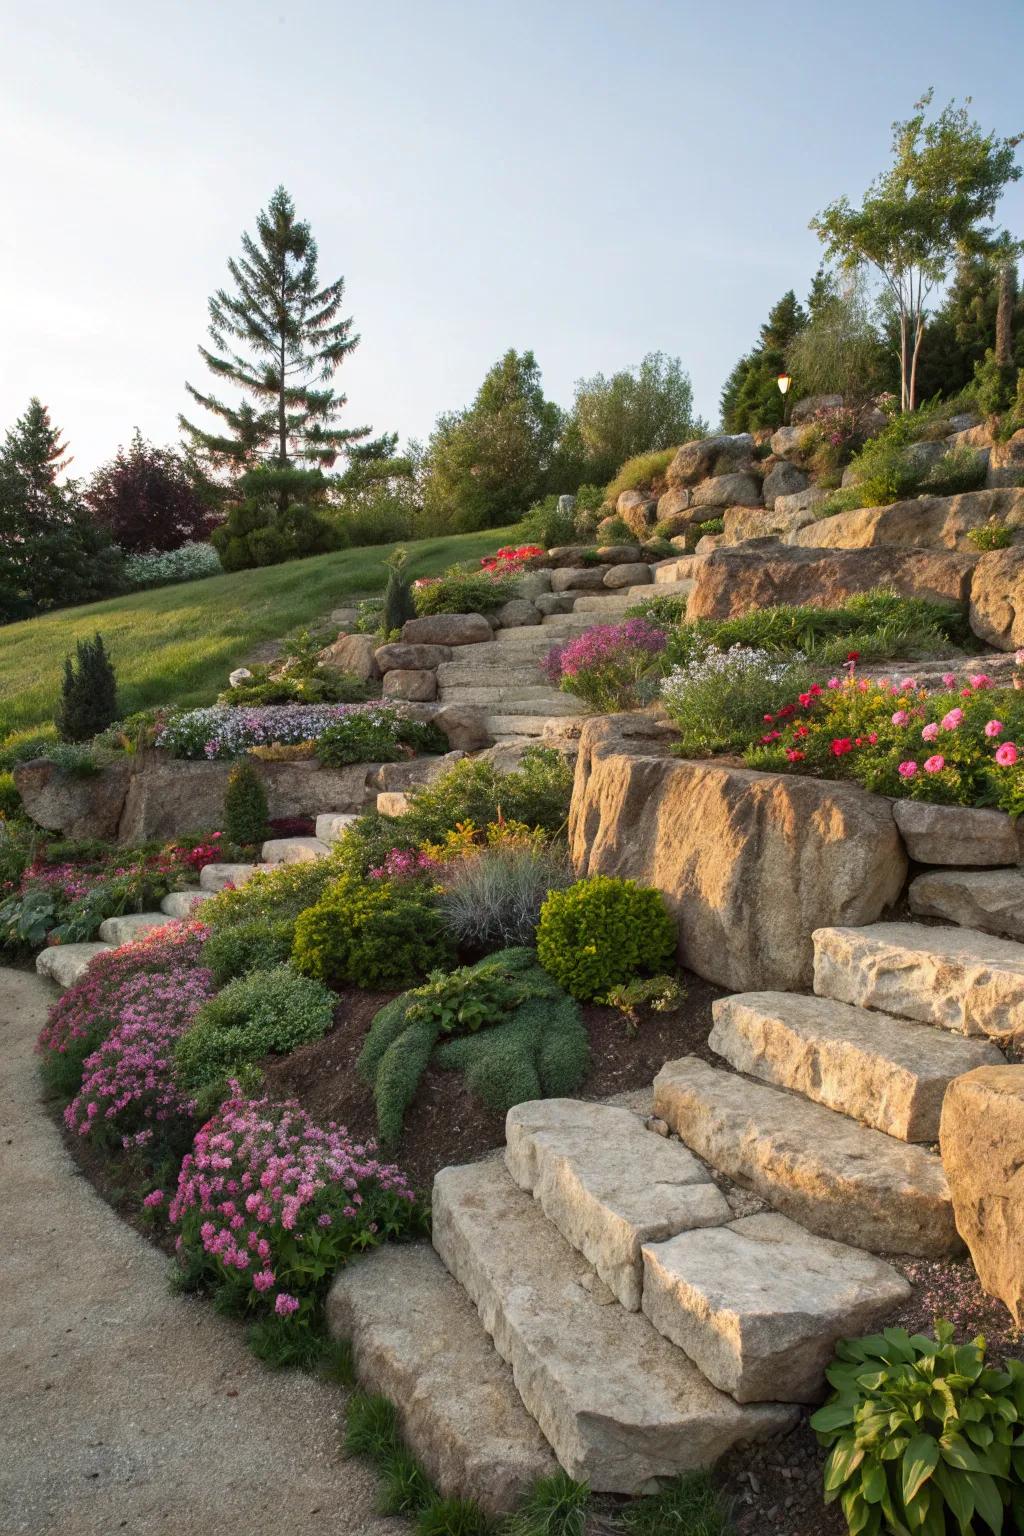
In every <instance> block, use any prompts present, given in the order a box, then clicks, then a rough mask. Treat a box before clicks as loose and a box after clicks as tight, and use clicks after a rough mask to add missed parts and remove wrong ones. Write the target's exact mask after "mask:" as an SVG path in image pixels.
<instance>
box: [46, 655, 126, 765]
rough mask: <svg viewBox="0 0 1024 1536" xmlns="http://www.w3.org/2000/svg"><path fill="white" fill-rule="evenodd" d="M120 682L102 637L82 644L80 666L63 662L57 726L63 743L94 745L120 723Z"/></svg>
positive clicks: (78, 659)
mask: <svg viewBox="0 0 1024 1536" xmlns="http://www.w3.org/2000/svg"><path fill="white" fill-rule="evenodd" d="M117 716H118V709H117V679H116V677H115V676H114V668H113V665H112V663H111V660H110V657H109V656H108V655H107V650H106V646H105V645H104V644H103V636H102V635H100V634H97V635H96V637H95V638H94V639H92V640H79V642H78V655H77V665H76V663H75V662H74V661H72V659H71V657H70V656H65V658H64V681H63V684H62V686H61V696H60V703H59V705H58V706H57V714H56V719H55V724H56V726H57V734H58V736H59V737H60V739H61V741H91V740H92V738H93V737H94V736H95V735H97V734H98V732H100V731H105V730H106V728H107V726H108V725H113V723H114V721H115V720H116V719H117Z"/></svg>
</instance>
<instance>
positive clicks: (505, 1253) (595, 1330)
mask: <svg viewBox="0 0 1024 1536" xmlns="http://www.w3.org/2000/svg"><path fill="white" fill-rule="evenodd" d="M433 1241H434V1247H435V1248H436V1249H437V1252H438V1253H439V1255H440V1257H441V1259H442V1261H443V1263H444V1265H445V1268H446V1269H447V1270H448V1271H449V1273H450V1274H452V1275H453V1276H454V1277H455V1279H456V1280H458V1281H459V1283H460V1284H461V1285H462V1287H463V1289H464V1290H465V1291H466V1292H467V1294H468V1295H469V1298H470V1300H471V1301H472V1302H473V1303H474V1304H475V1306H476V1308H477V1311H478V1312H479V1314H480V1318H481V1320H482V1322H483V1325H484V1327H485V1328H486V1330H487V1332H488V1333H489V1334H490V1336H491V1338H492V1339H493V1340H494V1346H495V1348H496V1350H497V1352H498V1354H499V1355H500V1356H501V1357H502V1359H503V1360H505V1361H507V1362H508V1364H509V1365H510V1366H511V1367H512V1376H513V1379H514V1381H515V1384H516V1387H517V1389H518V1391H519V1395H520V1397H521V1398H522V1400H523V1402H524V1404H525V1405H526V1408H527V1410H528V1411H529V1412H530V1413H531V1414H532V1415H533V1417H534V1418H535V1419H536V1420H537V1423H538V1424H539V1425H540V1427H541V1429H542V1430H543V1432H544V1434H545V1435H546V1436H547V1439H548V1441H549V1442H550V1444H551V1445H552V1447H553V1449H554V1452H555V1455H556V1456H557V1457H558V1460H559V1461H560V1463H561V1465H562V1466H563V1467H564V1469H565V1471H566V1472H568V1474H569V1476H570V1477H574V1478H577V1479H579V1480H580V1481H586V1482H589V1484H590V1486H591V1487H592V1488H593V1489H594V1491H595V1492H602V1493H631V1494H635V1493H642V1492H647V1491H649V1490H650V1489H651V1488H652V1487H653V1486H654V1481H655V1479H658V1478H665V1477H675V1476H677V1475H679V1474H680V1473H684V1472H690V1471H694V1470H696V1469H698V1468H701V1467H708V1466H711V1465H713V1463H714V1462H716V1461H717V1460H718V1458H719V1457H720V1456H722V1455H723V1454H724V1453H725V1451H727V1450H728V1449H729V1448H730V1446H732V1445H734V1444H736V1443H737V1442H739V1441H752V1440H761V1439H764V1438H766V1437H768V1436H771V1435H775V1434H779V1433H781V1432H782V1431H783V1430H785V1429H787V1428H788V1427H789V1426H790V1425H791V1424H792V1423H793V1422H794V1417H795V1412H796V1410H794V1409H792V1408H790V1407H787V1406H785V1405H783V1404H778V1403H758V1404H756V1405H753V1406H748V1407H741V1406H740V1405H739V1404H737V1403H736V1402H734V1400H733V1399H732V1398H731V1397H728V1396H727V1395H726V1394H725V1393H723V1392H719V1391H718V1390H717V1389H716V1388H715V1387H713V1386H712V1385H711V1383H710V1382H709V1381H708V1380H707V1379H706V1377H704V1376H703V1375H701V1373H700V1371H698V1369H697V1367H696V1366H695V1365H693V1364H692V1362H691V1361H689V1360H688V1359H687V1358H686V1356H685V1355H684V1354H682V1353H681V1351H679V1350H677V1349H676V1348H674V1346H673V1345H671V1344H670V1343H669V1342H668V1340H666V1339H664V1338H662V1337H661V1335H660V1334H658V1333H657V1332H656V1330H655V1329H654V1328H653V1327H652V1326H651V1324H650V1323H649V1322H648V1320H647V1318H645V1317H644V1316H643V1315H642V1314H640V1313H637V1312H626V1311H624V1310H623V1309H622V1308H621V1307H618V1306H616V1305H615V1304H614V1301H612V1300H611V1298H610V1297H609V1296H608V1295H607V1292H604V1293H603V1294H601V1293H602V1292H603V1287H601V1286H600V1282H599V1281H598V1280H597V1278H596V1276H595V1275H594V1273H593V1271H592V1270H591V1269H590V1268H589V1266H588V1265H587V1262H586V1260H585V1259H584V1258H583V1257H582V1255H580V1254H579V1253H577V1252H576V1250H575V1249H574V1248H571V1247H570V1246H569V1244H568V1243H567V1242H566V1241H565V1239H564V1238H563V1237H561V1236H560V1235H559V1233H558V1232H557V1231H556V1230H555V1228H554V1227H553V1226H552V1224H551V1223H550V1222H549V1221H548V1220H547V1218H546V1216H545V1215H544V1213H543V1211H542V1210H541V1208H540V1206H539V1204H538V1203H537V1202H536V1201H535V1200H533V1199H532V1198H531V1196H529V1195H527V1194H525V1193H524V1191H523V1190H521V1189H519V1188H518V1187H517V1186H516V1184H515V1183H513V1181H512V1179H511V1178H510V1177H509V1175H508V1174H507V1172H506V1171H505V1169H504V1167H503V1166H502V1164H501V1163H500V1162H497V1161H494V1160H490V1159H488V1160H485V1161H483V1162H479V1163H472V1164H470V1165H469V1166H467V1167H462V1168H443V1169H442V1170H441V1172H440V1173H439V1174H438V1175H437V1177H436V1179H435V1180H434V1197H433ZM595 1289H597V1290H598V1294H597V1295H595V1294H593V1292H594V1290H595ZM609 1302H610V1304H607V1303H609Z"/></svg>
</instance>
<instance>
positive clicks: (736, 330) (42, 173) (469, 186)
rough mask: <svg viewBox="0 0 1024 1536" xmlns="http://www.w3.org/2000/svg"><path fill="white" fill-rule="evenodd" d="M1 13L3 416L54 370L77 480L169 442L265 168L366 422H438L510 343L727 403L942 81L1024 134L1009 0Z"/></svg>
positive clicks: (394, 3) (425, 426) (1009, 212)
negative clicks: (901, 124) (351, 329)
mask: <svg viewBox="0 0 1024 1536" xmlns="http://www.w3.org/2000/svg"><path fill="white" fill-rule="evenodd" d="M0 37H2V46H0V135H2V137H0V142H2V143H3V146H4V154H3V167H4V168H3V200H4V206H3V217H2V219H0V274H2V282H0V426H5V425H7V424H9V423H10V421H11V420H12V419H13V417H14V416H15V415H16V414H18V413H19V412H20V411H21V410H22V409H23V408H24V406H25V403H26V402H27V400H28V397H29V396H30V395H31V394H38V395H39V396H41V398H42V399H43V400H44V401H46V402H47V403H48V404H49V405H50V407H51V409H52V411H53V414H54V417H55V419H56V420H57V422H59V423H60V425H61V426H62V427H63V428H64V429H65V431H66V432H67V434H68V437H69V439H70V444H71V447H72V449H73V451H74V453H75V456H76V462H75V465H74V469H73V471H72V472H73V473H74V472H78V473H84V472H87V471H88V470H90V469H92V468H93V467H94V466H95V464H96V463H98V462H100V461H101V460H102V459H104V458H105V457H107V456H108V455H109V454H111V453H112V452H113V451H114V449H115V448H116V446H117V444H118V442H120V441H125V440H127V438H128V436H129V435H130V432H131V430H132V427H133V426H135V425H136V424H137V425H139V426H140V427H141V428H142V430H143V432H144V433H145V434H146V435H147V436H149V437H152V438H153V439H155V440H156V441H167V440H170V439H172V438H173V437H174V436H175V435H176V418H177V413H178V411H179V410H181V409H183V408H185V407H186V405H187V400H186V396H185V391H184V380H185V379H186V378H189V379H191V380H192V381H193V382H194V383H197V384H200V385H203V386H205V385H206V384H207V382H208V379H207V377H206V376H205V373H204V370H203V368H202V365H201V363H200V361H199V359H198V357H197V355H196V351H195V348H196V343H197V342H199V341H200V340H202V339H204V331H205V324H206V301H207V298H208V296H209V294H210V292H211V291H212V290H213V289H214V288H215V287H217V286H218V285H219V284H220V283H221V282H222V281H223V280H224V277H225V270H224V264H225V261H226V259H227V257H228V256H229V255H231V254H233V253H235V252H236V251H237V248H238V240H239V235H240V233H241V231H242V229H243V228H245V227H251V225H252V223H253V219H254V215H255V214H256V212H257V210H258V209H259V208H260V207H261V206H262V205H263V204H264V203H265V202H266V200H267V198H268V197H269V195H270V193H271V192H272V191H273V189H274V187H275V185H276V184H277V183H278V182H281V181H283V182H284V183H285V184H286V186H287V187H288V188H289V190H290V191H291V193H292V195H293V196H294V198H295V200H296V203H297V205H298V208H299V211H300V213H301V214H302V215H303V216H304V217H306V218H308V219H309V220H310V222H311V223H312V225H313V229H314V231H315V233H316V236H317V239H318V242H319V246H320V253H321V270H322V273H323V275H324V277H325V278H327V277H334V276H335V275H337V273H339V272H342V273H344V274H345V277H346V279H347V283H348V298H349V312H350V313H351V314H353V315H354V317H355V320H356V325H357V329H358V330H359V332H360V333H361V335H362V338H363V340H362V344H361V346H360V348H359V350H358V352H357V353H356V354H355V355H354V356H353V358H352V359H351V360H350V361H349V362H348V363H346V364H345V366H344V368H343V369H342V373H341V380H342V387H343V388H344V389H346V390H347V393H348V395H349V399H350V407H349V417H348V419H349V423H350V424H352V425H355V424H362V423H369V424H371V425H372V426H373V427H374V428H376V429H377V430H382V429H384V428H392V429H397V430H398V431H399V432H400V433H401V434H402V436H403V437H406V436H410V435H415V436H420V437H424V436H426V434H427V433H428V432H429V430H430V427H431V424H432V422H433V420H434V418H435V416H436V415H437V413H438V412H439V411H441V410H444V409H450V408H453V407H456V406H460V405H463V404H465V403H466V402H468V401H469V400H470V399H471V397H472V395H473V393H474V392H475V390H476V388H477V386H478V384H479V382H480V380H481V378H482V376H483V374H484V372H485V370H486V369H487V367H488V366H489V365H490V364H491V363H492V362H493V361H494V359H495V358H496V357H498V356H499V355H500V353H501V352H503V351H504V350H505V348H507V347H509V346H514V347H518V348H525V347H532V348H533V350H534V351H535V353H536V355H537V358H538V360H539V362H540V365H541V368H542V370H543V374H544V381H545V386H546V389H547V392H548V394H549V395H551V396H552V397H553V398H555V399H557V400H559V401H560V402H561V403H563V404H567V403H568V402H569V400H570V399H571V395H572V387H573V382H574V380H575V379H576V378H578V377H579V376H580V375H582V374H590V373H593V372H594V371H596V370H598V369H600V370H603V371H605V372H610V371H612V370H614V369H616V368H619V367H622V366H625V365H629V364H632V363H635V362H637V361H639V359H640V358H641V357H642V355H643V354H644V353H645V352H647V351H651V350H654V349H661V350H663V351H665V352H669V353H673V354H678V355H679V356H680V357H681V358H682V359H683V362H684V364H685V366H686V367H687V368H688V369H689V370H690V372H691V374H692V377H693V381H694V386H695V390H696V397H697V404H698V407H699V409H700V410H701V411H702V412H703V413H704V414H705V415H707V416H709V417H711V418H712V419H714V418H715V417H716V414H717V402H718V393H719V389H720V388H721V384H722V381H723V379H724V377H725V375H726V374H727V372H728V370H729V368H730V367H731V366H732V364H733V362H734V361H735V359H736V357H737V356H738V355H739V353H740V352H742V351H743V350H745V349H746V348H747V347H748V346H749V345H750V344H751V342H752V340H753V338H754V336H755V335H756V332H757V328H758V326H759V324H760V322H761V320H762V319H763V318H764V315H765V313H766V311H767V309H768V306H769V305H770V304H771V303H772V302H773V301H774V300H775V299H776V298H777V297H778V296H779V294H780V293H782V292H783V291H784V290H785V289H786V288H787V287H789V286H791V285H792V286H794V287H795V288H796V290H797V292H798V293H800V294H802V293H803V292H804V291H805V290H806V287H807V284H808V282H809V280H810V278H811V276H812V274H813V272H814V269H815V267H816V265H817V261H818V247H817V242H816V240H815V238H814V236H813V235H812V234H811V233H810V232H809V231H808V229H807V221H808V219H809V218H810V217H811V215H812V214H813V213H815V212H816V211H817V210H818V209H820V208H821V207H822V206H823V205H824V204H825V203H826V202H828V201H829V200H830V199H831V198H832V197H834V196H836V195H838V194H840V193H842V192H848V193H849V194H850V195H851V196H854V197H857V196H859V194H860V193H861V192H862V191H863V189H864V187H865V186H866V185H867V183H868V182H869V181H870V180H871V178H872V176H873V175H874V174H875V173H876V172H877V171H878V170H879V169H881V168H882V166H883V165H884V163H885V161H886V158H887V152H888V143H889V125H890V123H891V121H892V119H893V118H895V117H897V116H905V115H907V114H908V112H909V110H910V108H911V106H912V104H913V102H914V100H915V99H916V97H917V96H918V95H919V94H920V93H921V92H922V91H923V90H924V89H925V88H926V87H927V86H928V85H934V87H935V91H936V99H937V101H939V102H942V101H944V100H946V99H948V98H949V97H950V96H952V95H957V96H963V95H971V96H973V98H974V110H975V113H976V115H977V116H978V117H979V118H980V120H981V122H982V123H983V125H985V126H986V127H992V128H995V129H996V130H998V131H999V132H1000V133H1012V132H1016V131H1018V130H1020V129H1022V128H1024V93H1022V92H1021V89H1020V78H1021V58H1022V56H1024V4H1022V3H1021V0H974V3H973V4H972V5H970V6H968V5H965V4H964V3H963V0H901V3H899V4H893V0H859V3H857V4H856V5H849V4H840V3H838V0H816V3H814V4H811V5H803V6H799V7H796V8H793V7H789V6H784V5H774V6H773V5H770V4H754V3H751V0H732V3H730V4H729V5H727V6H721V7H719V6H714V5H710V4H708V3H706V0H705V3H699V4H698V3H694V0H674V3H657V0H586V3H584V0H507V3H502V4H499V3H490V0H376V3H374V4H369V3H366V4H354V3H352V0H288V3H287V4H285V3H284V0H278V3H265V0H244V3H239V0H203V3H198V0H179V3H169V0H168V3H159V4H157V3H153V0H131V3H128V0H104V3H103V4H99V3H95V0H49V3H47V4H45V5H40V4H37V3H35V0H33V3H31V4H29V3H22V0H0ZM1002 216H1003V219H1004V222H1006V223H1007V224H1008V225H1009V226H1010V227H1011V228H1013V229H1014V230H1015V231H1016V232H1017V233H1018V234H1021V233H1024V190H1022V189H1021V186H1018V187H1014V188H1013V189H1011V192H1010V194H1009V195H1008V196H1007V197H1006V199H1005V200H1004V204H1003V208H1002Z"/></svg>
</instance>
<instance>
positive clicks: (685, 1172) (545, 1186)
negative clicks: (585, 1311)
mask: <svg viewBox="0 0 1024 1536" xmlns="http://www.w3.org/2000/svg"><path fill="white" fill-rule="evenodd" d="M505 1165H506V1167H507V1168H508V1171H509V1173H510V1174H511V1175H512V1177H513V1179H514V1180H515V1181H516V1183H517V1184H518V1185H519V1187H520V1189H525V1190H527V1191H528V1192H529V1193H530V1194H532V1195H533V1196H534V1198H535V1199H537V1200H539V1201H540V1206H541V1209H542V1210H543V1212H544V1214H545V1216H546V1217H547V1218H548V1220H549V1221H552V1222H554V1224H555V1226H556V1227H557V1228H558V1230H559V1232H561V1234H562V1236H563V1237H564V1238H565V1240H566V1242H568V1243H571V1244H572V1246H573V1247H574V1248H576V1249H578V1250H579V1252H580V1253H582V1255H583V1257H584V1258H585V1259H588V1260H589V1261H590V1263H591V1264H593V1266H594V1268H595V1269H596V1270H597V1273H598V1275H599V1276H600V1278H601V1279H602V1280H603V1281H604V1283H605V1285H607V1286H608V1288H609V1289H610V1290H611V1291H613V1292H614V1294H615V1295H616V1296H617V1297H618V1299H619V1301H620V1302H621V1303H622V1305H623V1306H624V1307H626V1308H627V1309H628V1310H629V1311H631V1312H638V1311H639V1310H640V1296H641V1292H642V1290H643V1260H642V1258H641V1254H640V1249H641V1247H642V1246H643V1244H644V1243H649V1242H659V1241H661V1240H662V1239H663V1238H667V1237H674V1236H675V1235H676V1234H677V1233H678V1232H684V1231H686V1230H687V1229H688V1228H690V1227H705V1226H717V1225H719V1224H720V1223H722V1222H725V1221H729V1220H730V1219H731V1215H732V1213H731V1211H730V1209H729V1203H728V1201H727V1200H726V1198H725V1196H724V1195H723V1194H722V1193H721V1191H720V1190H719V1189H718V1187H717V1185H716V1184H715V1183H714V1182H713V1181H712V1179H711V1175H710V1174H709V1173H708V1172H707V1169H706V1168H704V1166H703V1165H702V1164H701V1163H700V1162H698V1160H697V1158H695V1157H694V1156H693V1153H692V1152H688V1151H687V1149H686V1148H685V1147H684V1146H682V1145H681V1144H680V1143H679V1142H678V1141H670V1140H666V1139H663V1138H662V1137H661V1136H657V1135H655V1133H654V1132H653V1131H649V1130H647V1129H646V1127H645V1125H644V1122H643V1121H642V1120H641V1119H640V1117H639V1115H635V1114H633V1113H632V1112H631V1111H630V1110H628V1109H620V1108H618V1107H616V1106H613V1105H611V1104H587V1103H582V1102H580V1101H579V1100H577V1099H538V1100H535V1101H533V1102H531V1103H528V1104H519V1105H517V1106H516V1107H515V1108H514V1109H510V1110H509V1112H508V1116H507V1117H506V1120H505Z"/></svg>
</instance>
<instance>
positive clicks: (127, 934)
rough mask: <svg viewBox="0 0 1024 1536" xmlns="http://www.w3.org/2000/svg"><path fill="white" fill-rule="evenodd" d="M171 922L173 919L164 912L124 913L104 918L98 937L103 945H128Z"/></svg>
mask: <svg viewBox="0 0 1024 1536" xmlns="http://www.w3.org/2000/svg"><path fill="white" fill-rule="evenodd" d="M173 922H174V918H173V917H169V916H168V915H167V913H166V912H125V913H123V914H122V915H121V916H120V917H105V918H104V919H103V921H102V923H100V928H99V936H100V938H101V939H102V940H103V942H104V943H105V944H130V943H131V942H132V940H133V939H141V937H142V935H143V934H144V933H152V931H153V929H154V928H163V927H165V926H166V925H167V924H168V923H173Z"/></svg>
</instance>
